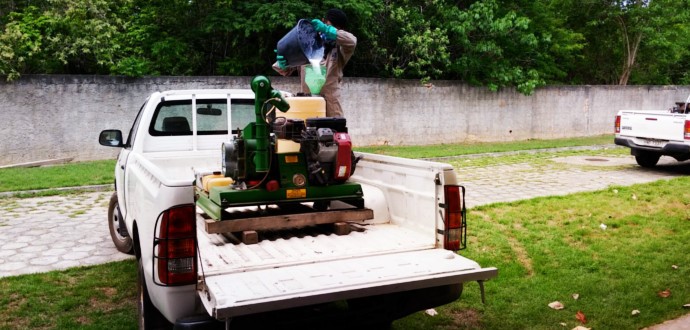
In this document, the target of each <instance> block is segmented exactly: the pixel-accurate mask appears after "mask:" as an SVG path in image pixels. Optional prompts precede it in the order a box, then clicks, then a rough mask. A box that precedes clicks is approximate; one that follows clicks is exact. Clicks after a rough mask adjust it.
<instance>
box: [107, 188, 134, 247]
mask: <svg viewBox="0 0 690 330" xmlns="http://www.w3.org/2000/svg"><path fill="white" fill-rule="evenodd" d="M121 216H122V215H121V214H120V208H119V207H118V203H117V192H114V193H113V195H112V196H111V197H110V203H109V204H108V228H109V229H110V238H111V239H112V241H113V244H115V248H117V250H118V251H120V252H122V253H127V254H132V252H133V251H134V249H132V246H133V244H132V237H130V236H129V234H127V233H125V235H122V234H120V230H121V229H120V221H124V219H121Z"/></svg>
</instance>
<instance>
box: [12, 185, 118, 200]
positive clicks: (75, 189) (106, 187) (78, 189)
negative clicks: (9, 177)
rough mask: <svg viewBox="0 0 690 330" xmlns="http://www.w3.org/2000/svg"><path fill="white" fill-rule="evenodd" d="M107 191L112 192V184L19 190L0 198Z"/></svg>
mask: <svg viewBox="0 0 690 330" xmlns="http://www.w3.org/2000/svg"><path fill="white" fill-rule="evenodd" d="M109 190H114V189H113V185H112V184H101V185H91V186H78V187H62V188H49V189H36V190H21V191H6V192H0V198H9V197H18V196H22V197H32V196H34V195H39V194H41V193H44V192H49V191H56V192H63V193H70V192H86V191H109Z"/></svg>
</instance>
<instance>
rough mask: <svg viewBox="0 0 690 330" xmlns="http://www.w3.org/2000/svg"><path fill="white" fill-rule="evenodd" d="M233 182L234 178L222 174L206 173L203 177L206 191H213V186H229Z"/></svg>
mask: <svg viewBox="0 0 690 330" xmlns="http://www.w3.org/2000/svg"><path fill="white" fill-rule="evenodd" d="M232 183H233V180H232V178H226V177H225V176H224V175H222V174H211V175H206V176H204V177H203V178H202V179H201V184H202V186H203V187H204V191H206V192H208V191H211V188H212V187H217V186H229V185H231V184H232Z"/></svg>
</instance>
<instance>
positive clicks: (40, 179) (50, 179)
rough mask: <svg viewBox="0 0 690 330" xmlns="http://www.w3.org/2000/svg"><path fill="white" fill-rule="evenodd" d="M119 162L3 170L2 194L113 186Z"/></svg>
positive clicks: (1, 175)
mask: <svg viewBox="0 0 690 330" xmlns="http://www.w3.org/2000/svg"><path fill="white" fill-rule="evenodd" d="M114 177H115V160H99V161H92V162H79V163H70V164H63V165H53V166H41V167H30V168H3V169H0V192H3V191H22V190H35V189H49V188H61V187H76V186H86V185H99V184H112V183H113V180H114Z"/></svg>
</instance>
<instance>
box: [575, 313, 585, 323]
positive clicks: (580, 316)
mask: <svg viewBox="0 0 690 330" xmlns="http://www.w3.org/2000/svg"><path fill="white" fill-rule="evenodd" d="M575 318H576V319H577V320H578V321H580V323H582V324H587V317H586V316H585V314H584V313H583V312H582V311H577V314H575Z"/></svg>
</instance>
